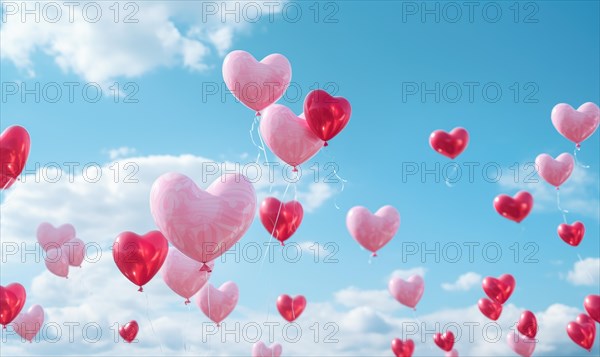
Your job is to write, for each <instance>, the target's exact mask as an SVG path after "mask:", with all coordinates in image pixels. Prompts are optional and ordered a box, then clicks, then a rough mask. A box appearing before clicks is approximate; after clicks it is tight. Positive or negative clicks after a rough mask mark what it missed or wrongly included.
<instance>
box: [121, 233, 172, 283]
mask: <svg viewBox="0 0 600 357" xmlns="http://www.w3.org/2000/svg"><path fill="white" fill-rule="evenodd" d="M168 251H169V243H168V242H167V240H166V239H165V237H164V236H163V234H162V233H161V232H159V231H151V232H149V233H146V234H145V235H143V236H139V235H137V234H135V233H132V232H123V233H121V234H120V235H119V236H118V237H117V239H116V240H115V243H114V244H113V258H114V260H115V263H116V264H117V267H119V270H120V271H121V273H123V275H125V277H126V278H127V279H129V280H130V281H131V282H132V283H134V284H135V285H137V286H139V287H140V289H139V290H138V291H143V289H142V286H144V285H145V284H146V283H148V282H149V281H150V279H152V278H153V277H154V275H156V273H157V272H158V271H159V269H160V267H161V266H162V265H163V263H164V262H165V259H166V258H167V253H168Z"/></svg>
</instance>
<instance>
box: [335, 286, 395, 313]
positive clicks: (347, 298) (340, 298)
mask: <svg viewBox="0 0 600 357" xmlns="http://www.w3.org/2000/svg"><path fill="white" fill-rule="evenodd" d="M334 299H335V302H337V303H338V304H340V305H342V306H346V307H350V308H358V307H361V306H376V307H377V309H378V310H379V311H383V312H391V311H394V310H398V309H399V308H400V303H398V302H397V301H396V300H394V299H393V298H392V296H391V295H390V293H389V292H388V291H387V290H385V289H382V290H362V289H359V288H357V287H354V286H350V287H348V288H345V289H342V290H340V291H338V292H336V293H335V294H334Z"/></svg>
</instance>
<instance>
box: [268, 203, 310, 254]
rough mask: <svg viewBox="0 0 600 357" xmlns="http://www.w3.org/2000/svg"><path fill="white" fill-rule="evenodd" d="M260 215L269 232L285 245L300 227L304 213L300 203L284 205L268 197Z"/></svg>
mask: <svg viewBox="0 0 600 357" xmlns="http://www.w3.org/2000/svg"><path fill="white" fill-rule="evenodd" d="M259 215H260V221H261V222H262V224H263V226H264V227H265V228H266V229H267V232H269V234H272V235H273V237H275V239H277V240H278V241H280V242H281V245H283V242H284V241H286V240H287V239H288V238H289V237H291V236H292V234H294V232H296V229H298V227H299V226H300V223H301V222H302V217H303V215H304V211H303V210H302V205H301V204H300V202H298V201H289V202H286V203H282V202H281V201H279V200H278V199H276V198H275V197H267V198H265V199H264V200H263V201H262V203H261V205H260V211H259Z"/></svg>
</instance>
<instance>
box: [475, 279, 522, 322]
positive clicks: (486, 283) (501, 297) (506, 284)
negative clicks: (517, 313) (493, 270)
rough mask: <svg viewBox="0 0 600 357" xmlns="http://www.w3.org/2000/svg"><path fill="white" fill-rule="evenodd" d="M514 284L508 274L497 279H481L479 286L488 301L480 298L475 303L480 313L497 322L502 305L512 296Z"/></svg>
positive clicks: (513, 280)
mask: <svg viewBox="0 0 600 357" xmlns="http://www.w3.org/2000/svg"><path fill="white" fill-rule="evenodd" d="M515 284H516V281H515V278H514V277H513V276H512V275H510V274H504V275H502V276H500V277H499V278H497V279H496V278H494V277H487V278H485V279H483V282H482V283H481V285H482V287H483V291H484V292H485V294H486V295H487V296H488V297H489V299H487V298H482V299H480V300H479V302H478V303H477V305H478V306H479V310H480V311H481V313H482V314H483V315H484V316H486V317H487V318H489V319H490V320H494V321H496V320H498V318H499V317H500V315H501V314H502V304H504V303H505V302H506V300H508V298H509V297H510V296H511V295H512V293H513V291H514V290H515Z"/></svg>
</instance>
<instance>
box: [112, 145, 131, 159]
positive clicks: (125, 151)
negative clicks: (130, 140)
mask: <svg viewBox="0 0 600 357" xmlns="http://www.w3.org/2000/svg"><path fill="white" fill-rule="evenodd" d="M135 153H136V149H135V148H130V147H127V146H121V147H119V148H116V149H110V150H108V157H109V158H110V159H111V160H115V159H118V158H124V157H129V156H132V155H133V154H135Z"/></svg>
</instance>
